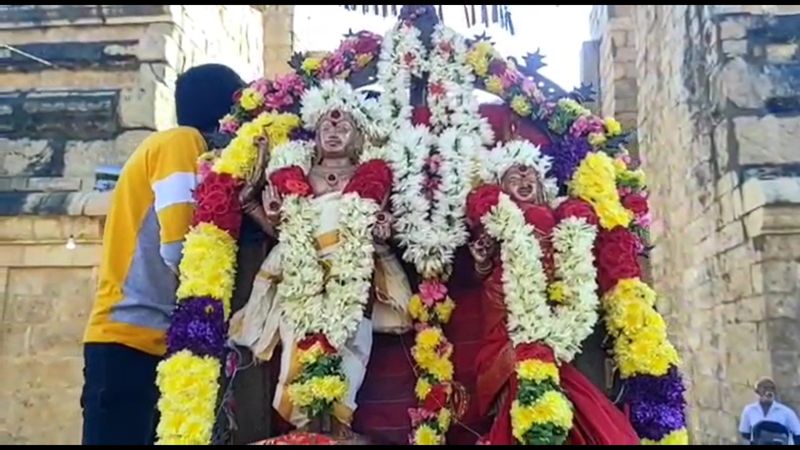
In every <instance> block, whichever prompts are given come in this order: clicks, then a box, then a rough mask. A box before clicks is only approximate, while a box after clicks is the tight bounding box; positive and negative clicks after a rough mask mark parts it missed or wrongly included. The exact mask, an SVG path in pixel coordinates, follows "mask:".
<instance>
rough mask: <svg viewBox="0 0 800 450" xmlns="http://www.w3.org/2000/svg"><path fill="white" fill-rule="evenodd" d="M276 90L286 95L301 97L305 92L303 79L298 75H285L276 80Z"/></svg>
mask: <svg viewBox="0 0 800 450" xmlns="http://www.w3.org/2000/svg"><path fill="white" fill-rule="evenodd" d="M275 89H276V90H278V91H283V92H286V93H294V94H296V95H300V94H302V93H303V91H304V90H305V85H304V84H303V79H302V78H300V75H297V74H296V73H290V74H287V75H284V76H282V77H280V78H278V79H277V80H275Z"/></svg>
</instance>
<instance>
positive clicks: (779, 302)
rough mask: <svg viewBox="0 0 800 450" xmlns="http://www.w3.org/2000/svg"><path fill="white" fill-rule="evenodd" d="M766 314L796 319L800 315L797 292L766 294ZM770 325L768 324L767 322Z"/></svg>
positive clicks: (773, 316) (770, 318) (773, 317)
mask: <svg viewBox="0 0 800 450" xmlns="http://www.w3.org/2000/svg"><path fill="white" fill-rule="evenodd" d="M764 302H765V309H766V311H765V316H766V318H767V319H768V320H772V319H792V320H794V319H796V318H797V317H800V311H799V309H800V307H799V306H798V302H797V295H796V294H786V293H770V294H768V295H765V297H764ZM765 326H768V324H765Z"/></svg>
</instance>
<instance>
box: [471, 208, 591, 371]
mask: <svg viewBox="0 0 800 450" xmlns="http://www.w3.org/2000/svg"><path fill="white" fill-rule="evenodd" d="M482 221H483V223H484V225H485V227H486V231H487V233H489V235H490V236H492V237H493V238H495V239H496V240H497V241H498V242H499V243H500V258H501V260H502V263H503V289H504V293H505V297H506V298H505V301H506V308H507V309H508V324H507V326H508V331H509V337H510V338H511V341H512V342H513V344H514V345H515V346H516V345H520V344H524V343H533V342H541V343H544V344H546V345H548V346H550V348H552V349H553V351H554V352H555V354H556V357H557V358H558V359H559V360H561V361H571V360H572V358H573V357H574V356H575V354H576V353H577V352H578V350H580V344H581V342H583V340H584V339H586V337H587V336H588V335H589V334H590V333H591V331H592V326H593V325H594V323H595V322H596V321H597V312H596V308H597V306H598V303H599V300H598V298H597V294H596V284H595V278H594V277H595V268H594V258H593V257H592V246H593V244H594V238H595V234H596V229H595V228H594V227H593V226H592V225H588V224H587V223H586V222H585V221H584V220H583V219H577V218H567V219H565V220H564V221H562V222H561V223H559V225H558V226H557V227H556V229H555V230H554V232H553V241H554V247H555V250H556V254H555V263H556V272H557V275H558V276H559V277H560V278H561V279H562V281H563V283H564V284H565V286H566V290H567V292H568V294H567V299H566V301H565V302H564V304H563V305H560V306H556V307H555V308H556V311H555V312H553V311H552V309H551V306H550V305H549V304H548V303H547V300H548V297H547V277H546V275H545V272H544V268H543V267H542V262H541V257H542V250H541V247H540V246H539V241H538V239H537V238H536V235H535V233H534V229H533V226H532V225H530V224H528V223H527V222H526V221H525V216H524V214H523V213H522V211H521V210H520V209H519V207H518V206H517V205H516V204H515V203H514V202H513V201H512V200H511V199H510V198H509V197H508V196H507V195H506V194H502V193H501V194H500V198H499V203H498V204H497V206H496V207H495V208H493V209H492V211H491V212H490V213H489V214H486V215H485V216H484V217H483V218H482Z"/></svg>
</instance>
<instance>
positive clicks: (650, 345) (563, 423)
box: [157, 5, 687, 445]
mask: <svg viewBox="0 0 800 450" xmlns="http://www.w3.org/2000/svg"><path fill="white" fill-rule="evenodd" d="M292 66H293V67H294V69H295V70H294V72H292V73H290V74H288V75H284V76H281V77H279V78H277V79H275V80H258V81H255V82H253V83H252V84H251V85H249V86H248V87H247V88H246V89H244V90H242V91H241V92H240V93H239V94H238V98H237V99H236V105H235V107H234V110H233V111H232V112H231V114H229V115H228V116H227V117H226V118H225V119H223V121H222V123H221V130H222V131H223V132H225V133H228V134H229V135H230V136H231V141H230V143H229V144H227V146H225V147H224V148H221V149H217V150H215V151H213V152H211V153H210V154H209V155H207V156H206V157H204V158H203V159H202V161H201V170H200V176H201V178H202V180H201V183H200V185H199V187H198V189H197V191H196V200H197V212H196V215H195V224H194V227H193V228H192V230H191V232H190V234H189V235H188V237H187V240H186V244H185V249H184V258H183V262H182V263H181V267H180V273H181V284H180V287H179V291H178V298H179V303H178V306H177V308H176V310H175V311H174V313H173V318H172V325H171V327H170V329H169V332H168V347H169V348H168V355H167V358H166V359H165V360H164V361H163V362H162V363H161V364H160V366H159V369H158V380H157V383H158V386H159V389H160V391H161V399H160V401H159V409H160V413H161V420H160V423H159V425H158V429H157V433H158V440H159V443H162V444H211V443H212V442H213V441H215V439H214V436H213V434H214V430H215V424H216V425H218V424H219V423H227V422H228V421H227V420H218V418H219V417H220V411H224V412H226V413H227V415H228V416H235V415H236V411H235V410H234V409H233V408H231V407H230V406H231V404H230V402H228V401H227V400H228V399H229V396H228V395H222V396H221V395H220V393H221V392H222V391H224V389H221V388H220V387H221V385H224V384H225V383H224V381H225V379H226V378H228V379H229V378H230V377H231V376H233V375H234V374H235V373H236V371H237V365H238V361H237V358H236V356H237V355H238V354H239V351H232V349H236V348H238V349H239V350H241V349H245V350H246V351H248V352H250V353H251V354H252V356H253V359H254V360H255V361H256V362H257V363H260V364H263V365H268V366H270V367H273V368H274V373H275V374H276V376H275V377H274V379H273V380H271V381H270V383H269V389H270V390H271V393H272V395H270V397H271V405H264V406H265V408H266V409H270V410H271V411H272V412H274V414H273V416H272V417H271V418H269V419H267V420H269V422H270V424H269V426H267V424H266V423H265V424H264V427H265V428H268V429H270V430H271V432H270V434H271V435H270V436H264V437H267V438H268V439H267V440H265V441H261V442H260V443H261V444H266V445H280V444H286V445H291V444H298V443H301V444H302V443H305V444H333V443H359V444H366V443H372V444H399V443H411V444H417V445H436V444H489V445H503V444H522V445H536V444H587V445H596V444H638V443H646V444H683V443H686V441H687V434H686V430H685V401H684V398H683V396H684V388H683V382H682V379H681V375H680V373H679V371H678V368H677V366H678V363H679V358H678V355H677V352H676V351H675V349H674V348H673V346H672V345H671V344H670V343H669V341H668V339H667V330H666V325H665V322H664V320H663V318H662V317H661V316H660V315H659V314H658V313H657V311H656V309H655V301H656V294H655V293H654V292H653V290H652V289H651V288H650V287H649V286H648V285H647V284H646V283H645V282H644V281H643V280H642V269H641V266H640V259H641V258H642V257H644V256H646V254H647V252H648V250H649V246H648V242H647V236H648V233H647V227H648V222H649V212H648V203H647V193H646V189H645V178H644V174H643V173H642V171H641V170H639V169H638V168H637V164H636V162H635V161H633V160H632V158H631V157H630V156H629V155H628V153H627V151H626V150H625V148H624V145H623V144H624V142H625V134H624V133H623V132H622V130H621V127H620V125H619V124H618V123H617V122H616V121H615V120H614V119H613V118H605V119H602V118H599V117H596V116H594V115H592V114H591V112H590V111H589V110H588V109H586V108H585V107H583V106H582V105H581V104H580V102H579V101H578V100H577V99H576V98H573V97H570V96H564V97H561V98H554V97H553V96H550V95H545V93H543V92H542V90H541V88H540V86H539V85H538V83H536V82H534V81H533V80H532V79H531V78H530V77H529V76H527V75H526V74H524V73H522V72H521V71H520V69H519V67H517V66H516V64H515V63H512V62H509V61H506V60H505V59H503V58H501V57H500V55H498V54H497V52H496V51H495V50H494V48H493V45H492V44H491V42H490V41H489V40H488V39H487V38H485V37H476V38H474V39H466V38H464V37H463V36H461V35H459V34H458V33H455V32H453V31H452V30H450V29H448V28H447V27H444V26H443V25H442V24H440V23H439V22H438V20H437V17H436V14H435V12H434V10H433V8H432V7H427V6H418V5H416V6H406V7H404V9H403V11H402V12H401V16H400V21H399V22H398V24H397V25H396V26H395V27H394V28H393V29H392V30H390V31H389V32H387V33H386V34H385V35H384V36H379V35H375V34H373V33H368V32H360V33H356V34H351V35H349V36H348V37H346V38H345V40H344V41H343V42H342V44H341V45H340V47H339V48H338V49H337V50H336V51H335V52H333V53H331V54H329V55H326V56H324V57H322V58H312V57H304V56H302V55H298V56H296V57H295V58H294V59H293V61H292ZM368 84H372V85H375V86H377V87H376V89H375V91H377V92H378V93H377V95H375V92H373V93H372V94H373V95H366V93H365V92H364V91H358V90H357V89H356V88H359V87H363V86H366V85H368ZM475 89H480V90H484V91H486V92H489V93H491V94H494V95H495V96H496V97H498V98H499V99H500V100H501V101H498V102H496V103H493V104H484V105H480V104H478V101H477V97H476V96H475V95H474V90H475ZM248 230H249V231H248ZM253 230H255V234H257V235H260V236H261V237H262V240H263V246H262V249H263V250H264V251H263V252H261V253H258V252H256V253H253V254H258V257H257V258H256V257H251V258H243V256H242V255H243V253H242V252H241V250H242V249H243V248H245V245H246V242H245V240H246V239H245V236H244V234H245V233H248V234H252V232H253ZM237 250H238V256H237ZM237 271H238V275H239V276H237ZM244 272H246V273H247V276H245V277H243V276H242V273H244ZM236 280H238V286H235V284H237V281H236ZM235 290H236V291H237V292H246V293H247V298H246V302H245V303H246V304H244V305H243V306H242V307H240V308H237V310H236V311H232V307H231V299H232V297H233V295H234V291H235ZM598 336H599V338H598ZM599 341H603V342H599ZM606 353H607V354H608V355H610V358H611V361H613V368H614V373H615V374H616V377H617V379H618V383H617V384H618V389H616V390H615V391H614V392H613V394H614V395H613V398H610V397H611V395H609V394H610V393H609V392H606V390H605V388H606V386H604V380H605V378H607V375H608V374H607V373H605V370H604V369H605V367H603V363H602V362H601V363H600V364H595V363H591V364H586V363H585V362H584V363H582V362H581V361H582V359H583V360H584V361H586V358H589V360H591V361H598V360H599V361H605V355H606ZM598 355H600V358H599V359H598V358H597V356H598ZM597 366H600V369H598V367H597ZM598 370H599V371H600V372H602V375H604V376H600V377H598V376H597V372H598ZM590 372H594V373H590ZM607 381H608V380H605V382H607ZM270 406H271V408H270ZM222 417H223V418H226V417H225V415H223V416H222ZM232 422H233V421H231V423H232Z"/></svg>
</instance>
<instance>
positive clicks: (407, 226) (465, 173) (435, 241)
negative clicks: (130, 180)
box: [378, 22, 492, 445]
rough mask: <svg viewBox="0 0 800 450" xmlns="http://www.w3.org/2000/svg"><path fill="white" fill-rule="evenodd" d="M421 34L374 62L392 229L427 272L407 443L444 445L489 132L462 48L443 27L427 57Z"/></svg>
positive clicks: (393, 37)
mask: <svg viewBox="0 0 800 450" xmlns="http://www.w3.org/2000/svg"><path fill="white" fill-rule="evenodd" d="M419 34H420V32H419V30H417V29H416V28H415V27H414V26H412V25H411V24H409V23H406V22H401V23H399V24H398V25H397V26H396V27H395V28H394V29H393V30H392V31H390V32H389V33H387V35H386V37H385V39H384V42H383V48H382V50H381V58H380V61H379V64H378V81H379V83H381V85H382V86H383V87H384V89H385V90H384V93H383V95H382V96H381V105H382V107H383V113H382V117H383V118H384V120H385V121H386V127H387V130H389V136H388V137H389V143H388V144H387V146H386V148H385V150H384V151H385V157H386V158H387V159H388V160H389V161H390V163H391V166H392V171H393V172H394V174H395V185H394V188H393V195H392V207H393V213H394V216H395V217H396V222H395V230H396V236H397V239H398V241H399V242H400V245H401V246H402V247H403V248H404V253H403V258H404V259H405V260H406V261H407V262H409V263H412V264H414V266H415V267H416V270H417V272H418V273H419V274H420V275H421V276H422V279H423V280H422V282H421V283H420V287H419V293H418V294H417V295H415V296H413V297H412V299H411V301H410V304H409V312H410V315H411V318H412V319H413V320H414V321H415V322H416V324H415V329H416V330H417V336H416V340H415V345H414V347H413V348H412V349H411V352H412V357H413V358H414V362H415V363H416V366H417V368H418V369H419V376H418V380H417V385H416V389H415V392H416V395H417V398H418V399H419V402H420V403H419V406H418V407H417V408H412V409H411V410H410V411H409V414H410V417H411V426H412V432H411V436H410V441H411V443H413V444H418V445H430V444H444V443H445V434H446V433H447V430H448V429H449V427H450V421H451V417H452V411H451V410H450V406H449V403H450V398H451V395H452V393H453V384H452V382H453V363H452V353H453V346H452V344H451V343H450V342H449V341H448V340H447V338H446V337H445V335H444V332H443V329H442V326H443V325H444V324H446V323H447V322H448V321H449V319H450V316H451V314H452V312H453V309H454V307H455V304H454V303H453V300H452V299H451V298H450V297H449V296H448V295H447V287H446V285H445V283H446V281H447V278H448V277H449V271H450V268H451V265H452V262H453V258H454V255H455V251H456V249H457V248H458V247H459V246H461V245H463V244H464V243H465V242H466V237H467V232H466V227H465V223H464V204H465V201H466V196H467V194H468V193H469V189H470V184H469V180H470V167H471V164H472V162H473V160H474V159H475V156H476V155H477V154H478V152H479V151H480V149H481V148H482V146H483V145H488V144H490V143H491V141H492V135H491V130H490V129H489V127H488V124H487V123H486V121H485V120H482V119H481V117H480V115H479V114H478V104H477V101H476V100H475V98H474V97H473V95H472V86H473V81H474V80H473V78H472V75H471V71H470V69H469V67H468V66H467V64H466V49H467V46H466V42H465V40H464V39H463V37H461V36H460V35H458V34H457V33H455V32H453V31H452V30H450V29H448V28H445V27H444V26H442V25H441V24H439V25H438V26H437V27H436V28H435V30H434V32H433V36H432V49H431V51H430V52H428V51H427V50H426V49H425V47H424V45H423V44H422V41H421V40H420V38H419ZM423 73H428V97H427V103H428V105H429V107H430V117H429V118H428V119H427V120H425V121H423V123H418V124H416V126H415V125H414V124H413V123H412V120H411V119H412V106H411V104H410V102H409V97H408V92H409V90H410V87H411V77H412V76H420V75H422V74H423Z"/></svg>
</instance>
